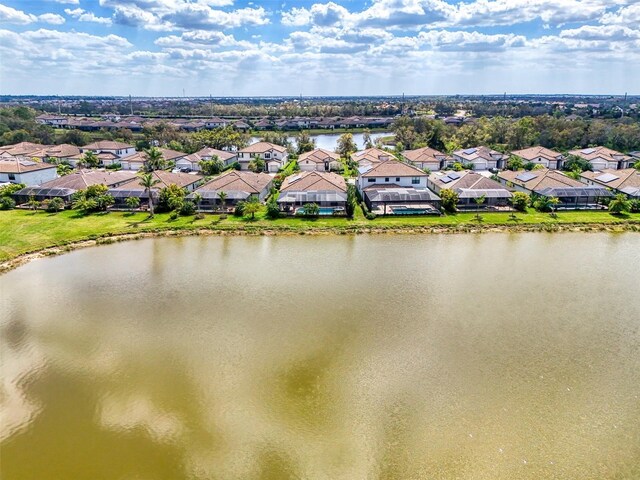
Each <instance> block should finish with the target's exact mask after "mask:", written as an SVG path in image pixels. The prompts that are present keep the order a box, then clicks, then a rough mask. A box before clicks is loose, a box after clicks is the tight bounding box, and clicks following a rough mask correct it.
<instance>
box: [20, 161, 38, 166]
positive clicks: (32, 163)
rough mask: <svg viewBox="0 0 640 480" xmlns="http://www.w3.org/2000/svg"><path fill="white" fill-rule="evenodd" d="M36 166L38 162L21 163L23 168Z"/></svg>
mask: <svg viewBox="0 0 640 480" xmlns="http://www.w3.org/2000/svg"><path fill="white" fill-rule="evenodd" d="M35 164H36V162H32V161H30V160H21V161H20V165H22V166H23V167H33V166H34V165H35Z"/></svg>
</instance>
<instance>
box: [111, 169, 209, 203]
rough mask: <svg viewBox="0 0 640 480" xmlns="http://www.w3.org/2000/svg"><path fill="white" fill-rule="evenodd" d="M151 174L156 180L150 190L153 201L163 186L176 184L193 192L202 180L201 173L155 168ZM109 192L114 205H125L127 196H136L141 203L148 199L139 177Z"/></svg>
mask: <svg viewBox="0 0 640 480" xmlns="http://www.w3.org/2000/svg"><path fill="white" fill-rule="evenodd" d="M151 175H153V178H154V179H155V180H158V183H157V184H156V186H155V187H154V188H153V189H152V190H151V195H152V197H153V198H154V201H156V199H157V195H158V192H159V191H160V190H162V189H163V188H165V187H168V186H170V185H177V186H179V187H181V188H184V189H185V190H186V191H187V192H193V191H194V190H195V189H196V187H197V186H198V185H199V184H200V182H201V181H202V175H195V174H193V173H174V172H168V171H166V170H155V171H154V172H151ZM109 194H110V195H112V196H113V198H114V199H115V204H114V206H115V207H123V206H125V205H126V200H127V198H129V197H138V198H139V199H140V202H141V203H142V204H144V202H146V201H147V199H148V194H147V192H146V191H145V188H144V187H143V186H142V183H141V179H140V178H139V177H135V178H133V179H132V180H130V181H128V182H125V183H122V184H120V185H118V186H117V187H114V188H111V189H109Z"/></svg>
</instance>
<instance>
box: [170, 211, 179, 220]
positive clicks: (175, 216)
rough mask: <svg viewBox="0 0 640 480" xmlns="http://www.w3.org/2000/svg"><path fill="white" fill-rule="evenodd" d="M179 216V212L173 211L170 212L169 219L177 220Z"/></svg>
mask: <svg viewBox="0 0 640 480" xmlns="http://www.w3.org/2000/svg"><path fill="white" fill-rule="evenodd" d="M177 218H178V212H171V213H170V214H169V220H177Z"/></svg>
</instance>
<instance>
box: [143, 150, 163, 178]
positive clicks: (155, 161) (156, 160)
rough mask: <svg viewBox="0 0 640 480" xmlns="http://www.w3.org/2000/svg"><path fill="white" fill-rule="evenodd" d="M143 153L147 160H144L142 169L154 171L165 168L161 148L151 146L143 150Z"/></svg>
mask: <svg viewBox="0 0 640 480" xmlns="http://www.w3.org/2000/svg"><path fill="white" fill-rule="evenodd" d="M145 154H146V156H147V161H146V162H144V167H143V168H144V171H145V172H147V173H149V172H154V171H156V170H163V169H164V168H166V166H167V164H166V161H165V159H164V155H163V154H162V150H160V149H159V148H158V147H151V148H150V149H148V150H145Z"/></svg>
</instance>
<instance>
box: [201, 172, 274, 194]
mask: <svg viewBox="0 0 640 480" xmlns="http://www.w3.org/2000/svg"><path fill="white" fill-rule="evenodd" d="M272 181H273V178H272V177H271V175H268V174H266V173H253V172H245V171H237V170H229V171H227V172H225V173H223V174H222V175H220V176H218V177H215V178H213V179H211V180H210V181H208V182H207V183H205V184H204V185H202V186H201V187H200V188H198V189H197V190H196V191H201V190H215V191H241V192H248V193H255V194H258V193H260V192H261V191H262V190H264V189H265V187H267V186H268V185H269V184H270V183H271V182H272Z"/></svg>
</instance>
